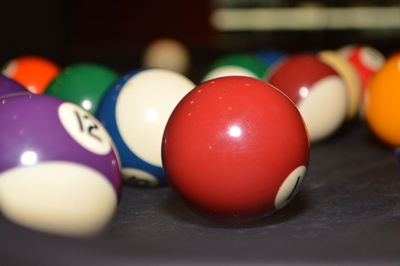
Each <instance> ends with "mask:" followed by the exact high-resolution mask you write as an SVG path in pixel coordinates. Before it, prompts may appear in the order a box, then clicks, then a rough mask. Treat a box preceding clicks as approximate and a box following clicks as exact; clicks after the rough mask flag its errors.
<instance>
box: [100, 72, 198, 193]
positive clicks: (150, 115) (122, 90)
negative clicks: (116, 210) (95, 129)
mask: <svg viewBox="0 0 400 266" xmlns="http://www.w3.org/2000/svg"><path fill="white" fill-rule="evenodd" d="M194 86H195V85H194V84H193V82H191V81H190V80H189V79H188V78H186V77H185V76H183V75H182V74H179V73H177V72H174V71H171V70H166V69H146V70H138V71H133V72H131V73H129V74H127V75H125V76H123V77H122V78H121V79H119V80H118V81H117V82H116V83H115V84H114V86H112V87H111V88H110V89H109V90H108V91H107V92H106V94H105V96H104V98H103V100H102V101H101V103H100V105H99V111H98V114H97V117H98V118H99V120H100V121H101V122H102V123H103V125H104V126H105V127H106V128H107V130H108V131H109V132H110V135H111V136H112V138H113V140H114V143H115V145H116V147H117V149H118V152H119V155H120V158H121V164H122V173H123V178H124V179H125V180H126V182H127V183H130V184H132V185H137V186H157V185H162V184H165V183H166V179H165V176H164V171H163V168H162V163H161V140H162V134H163V132H164V127H165V124H166V123H167V120H168V117H169V115H170V114H171V112H172V110H173V109H174V107H175V106H176V104H177V103H178V102H179V101H180V100H181V99H182V98H183V96H185V95H186V94H187V93H188V92H189V91H190V90H191V89H193V88H194Z"/></svg>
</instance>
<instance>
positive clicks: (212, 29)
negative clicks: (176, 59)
mask: <svg viewBox="0 0 400 266" xmlns="http://www.w3.org/2000/svg"><path fill="white" fill-rule="evenodd" d="M1 11H2V12H1V16H0V25H1V29H2V38H1V42H0V51H1V52H0V63H5V62H6V61H7V60H9V59H11V58H14V57H16V56H20V55H25V54H38V55H42V56H46V57H49V58H50V59H52V60H54V61H55V62H57V63H58V64H60V65H61V66H65V65H67V64H69V63H73V62H77V61H85V60H86V61H96V62H98V63H104V64H107V65H109V66H110V67H113V68H115V69H116V70H117V71H121V72H125V71H128V70H131V69H133V68H135V67H138V66H139V65H140V57H141V53H142V52H143V50H144V48H145V47H146V45H147V44H148V43H149V42H151V41H152V40H154V39H156V38H160V37H172V38H175V39H177V40H179V41H181V42H182V43H184V44H185V45H187V47H188V48H189V50H190V52H191V54H192V72H193V71H194V72H196V69H203V68H204V67H206V65H207V64H209V61H210V60H212V59H214V58H215V57H217V56H219V55H220V54H222V53H227V52H237V51H252V50H260V49H280V50H283V51H286V52H289V53H293V52H298V51H317V50H319V49H337V48H339V47H341V46H343V45H346V44H350V43H364V44H368V45H371V46H373V47H375V48H377V49H378V50H380V51H381V52H383V53H384V54H385V55H388V54H391V53H392V52H394V51H396V50H397V49H398V48H399V47H400V0H376V1H373V0H369V1H367V0H364V1H354V0H350V1H338V0H326V1H322V0H320V1H317V0H313V1H311V0H297V1H294V0H282V1H278V0H192V1H185V0H170V1H161V0H146V1H131V0H113V1H93V0H87V1H77V0H68V1H67V0H60V1H52V0H41V1H24V2H22V1H3V2H2V6H1ZM193 69H194V70H193ZM198 71H200V70H198Z"/></svg>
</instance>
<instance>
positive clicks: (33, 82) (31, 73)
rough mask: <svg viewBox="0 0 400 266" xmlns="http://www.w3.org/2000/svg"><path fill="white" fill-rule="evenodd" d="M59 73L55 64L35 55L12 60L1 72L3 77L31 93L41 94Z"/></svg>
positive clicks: (58, 68)
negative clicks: (22, 86) (16, 82)
mask: <svg viewBox="0 0 400 266" xmlns="http://www.w3.org/2000/svg"><path fill="white" fill-rule="evenodd" d="M59 71H60V67H59V66H58V65H57V64H55V63H54V62H52V61H51V60H49V59H47V58H45V57H41V56H36V55H29V56H21V57H17V58H14V59H12V60H10V61H9V62H8V63H6V65H5V66H4V67H3V70H2V72H3V74H4V75H5V76H7V77H9V78H12V79H14V80H16V81H18V82H19V83H21V84H22V85H24V86H25V87H26V88H27V89H28V90H29V91H30V92H32V93H43V92H44V91H45V90H46V88H47V86H48V85H49V83H50V82H51V81H52V80H53V79H54V78H55V77H56V76H57V75H58V73H59Z"/></svg>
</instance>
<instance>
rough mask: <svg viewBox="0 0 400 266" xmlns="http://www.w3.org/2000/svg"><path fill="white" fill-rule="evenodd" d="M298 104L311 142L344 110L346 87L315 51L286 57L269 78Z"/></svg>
mask: <svg viewBox="0 0 400 266" xmlns="http://www.w3.org/2000/svg"><path fill="white" fill-rule="evenodd" d="M268 82H269V83H271V84H272V85H274V86H276V87H277V88H278V89H280V90H282V91H283V92H284V93H285V94H286V95H287V96H288V97H289V98H290V99H291V100H292V101H293V102H294V103H295V104H296V105H297V107H298V108H299V110H300V113H301V114H302V116H303V118H304V120H305V122H306V125H307V128H308V131H309V134H310V139H311V142H316V141H320V140H323V139H325V138H327V137H329V136H330V135H332V134H333V133H334V132H335V131H336V130H337V129H338V128H339V127H340V126H341V125H342V123H343V121H344V120H345V118H346V114H347V108H348V106H347V103H348V98H347V97H348V95H347V93H348V91H347V87H346V85H345V83H344V80H343V78H342V77H341V76H339V74H338V73H337V72H336V71H335V70H334V69H333V68H332V67H330V66H329V65H327V64H326V63H324V62H322V61H321V60H320V59H319V58H318V57H317V56H316V55H314V54H296V55H293V56H291V57H288V58H286V59H285V60H284V61H283V62H281V63H280V64H279V66H277V67H276V68H275V69H274V71H273V72H272V73H271V75H270V76H269V78H268Z"/></svg>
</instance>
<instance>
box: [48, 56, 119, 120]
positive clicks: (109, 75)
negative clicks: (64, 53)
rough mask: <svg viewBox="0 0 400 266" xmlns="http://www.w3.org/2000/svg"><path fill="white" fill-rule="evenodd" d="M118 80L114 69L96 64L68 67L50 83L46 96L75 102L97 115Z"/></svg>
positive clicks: (80, 64)
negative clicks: (106, 94)
mask: <svg viewBox="0 0 400 266" xmlns="http://www.w3.org/2000/svg"><path fill="white" fill-rule="evenodd" d="M117 79H118V75H117V73H116V72H114V71H113V70H112V69H109V68H107V67H105V66H102V65H99V64H94V63H78V64H73V65H70V66H67V67H66V68H64V69H63V70H61V72H60V73H59V75H58V76H57V77H56V78H55V79H54V80H53V81H52V82H51V83H50V85H49V86H48V87H47V89H46V94H49V95H52V96H55V97H58V98H61V99H64V100H67V101H69V102H73V103H75V104H77V105H79V106H81V107H82V108H83V109H85V110H86V111H88V112H90V113H92V114H95V113H96V112H97V108H98V105H99V103H100V100H101V99H102V97H103V95H104V93H105V92H106V91H107V89H108V88H109V87H110V86H111V85H112V84H113V83H114V82H115V81H116V80H117Z"/></svg>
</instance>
